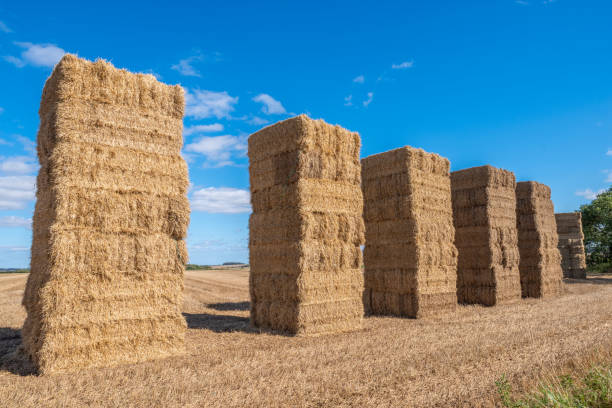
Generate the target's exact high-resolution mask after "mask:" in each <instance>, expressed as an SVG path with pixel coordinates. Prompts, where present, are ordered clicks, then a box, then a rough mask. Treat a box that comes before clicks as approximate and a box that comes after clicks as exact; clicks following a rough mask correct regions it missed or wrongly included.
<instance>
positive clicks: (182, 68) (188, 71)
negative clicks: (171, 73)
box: [170, 55, 203, 77]
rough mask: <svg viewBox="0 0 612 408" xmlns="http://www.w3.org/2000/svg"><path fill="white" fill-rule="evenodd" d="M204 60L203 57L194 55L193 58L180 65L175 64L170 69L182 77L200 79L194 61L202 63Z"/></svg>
mask: <svg viewBox="0 0 612 408" xmlns="http://www.w3.org/2000/svg"><path fill="white" fill-rule="evenodd" d="M202 58H203V57H202V56H201V55H194V56H193V57H189V58H185V59H182V60H180V61H179V62H178V64H174V65H172V66H171V67H170V68H172V69H173V70H175V71H178V72H179V73H180V74H181V75H185V76H194V77H199V76H200V72H199V71H198V70H197V69H195V67H194V66H193V65H192V64H193V62H194V61H201V60H202Z"/></svg>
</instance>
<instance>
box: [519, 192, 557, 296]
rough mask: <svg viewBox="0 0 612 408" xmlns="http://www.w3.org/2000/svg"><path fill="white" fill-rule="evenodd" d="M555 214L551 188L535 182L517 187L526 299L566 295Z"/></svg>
mask: <svg viewBox="0 0 612 408" xmlns="http://www.w3.org/2000/svg"><path fill="white" fill-rule="evenodd" d="M554 214H555V210H554V205H553V202H552V200H551V198H550V188H549V187H548V186H546V185H544V184H540V183H537V182H535V181H523V182H520V183H517V184H516V217H517V229H518V242H519V244H518V245H519V252H520V263H519V270H520V274H521V292H522V295H523V297H537V298H544V297H554V296H558V295H560V294H561V293H562V291H563V272H562V270H561V255H560V253H559V249H558V248H557V246H558V237H557V223H556V221H555V216H554Z"/></svg>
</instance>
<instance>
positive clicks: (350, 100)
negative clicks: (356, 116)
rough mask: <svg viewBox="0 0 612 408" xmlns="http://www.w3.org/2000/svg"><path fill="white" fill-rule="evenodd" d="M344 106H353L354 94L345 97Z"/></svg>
mask: <svg viewBox="0 0 612 408" xmlns="http://www.w3.org/2000/svg"><path fill="white" fill-rule="evenodd" d="M344 106H353V95H349V96H347V97H346V98H344Z"/></svg>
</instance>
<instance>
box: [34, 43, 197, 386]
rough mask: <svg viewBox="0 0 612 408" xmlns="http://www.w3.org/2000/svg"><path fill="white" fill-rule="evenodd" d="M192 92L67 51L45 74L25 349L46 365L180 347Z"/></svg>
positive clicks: (53, 367) (107, 361)
mask: <svg viewBox="0 0 612 408" xmlns="http://www.w3.org/2000/svg"><path fill="white" fill-rule="evenodd" d="M183 111H184V98H183V91H182V89H181V88H180V87H179V86H167V85H164V84H161V83H159V82H157V81H156V80H155V78H154V77H153V76H152V75H141V74H131V73H129V72H127V71H125V70H118V69H116V68H114V67H113V66H112V65H111V64H109V63H107V62H104V61H96V62H94V63H92V62H89V61H85V60H82V59H79V58H77V57H75V56H73V55H66V56H65V57H64V58H63V59H62V60H61V61H60V62H59V63H58V65H57V66H56V67H55V69H54V71H53V73H52V74H51V76H50V77H49V79H48V80H47V82H46V84H45V87H44V90H43V95H42V101H41V106H40V110H39V115H40V128H39V131H38V136H37V144H38V147H37V149H38V159H39V161H40V166H41V167H40V171H39V174H38V178H37V192H36V199H37V201H36V207H35V211H34V218H33V240H32V254H31V273H30V275H29V278H28V282H27V286H26V290H25V293H24V298H23V304H24V306H25V308H26V311H27V318H26V321H25V323H24V327H23V332H22V336H23V346H24V351H25V352H26V353H27V354H28V355H29V357H30V358H31V359H32V361H33V362H34V363H35V364H36V366H37V367H38V369H39V371H40V372H41V373H43V374H45V373H55V372H66V371H74V370H78V369H82V368H88V367H100V366H111V365H115V364H120V363H131V362H138V361H144V360H149V359H154V358H160V357H165V356H170V355H174V354H177V353H182V352H183V351H184V333H185V329H186V325H185V321H184V319H183V317H182V315H181V305H182V290H183V274H184V266H185V263H186V261H187V251H186V247H185V243H184V241H183V239H184V237H185V235H186V232H187V226H188V224H189V202H188V200H187V197H186V192H187V188H188V174H187V165H186V163H185V162H184V160H183V159H182V158H181V156H180V150H181V147H182V143H183V142H182V117H183Z"/></svg>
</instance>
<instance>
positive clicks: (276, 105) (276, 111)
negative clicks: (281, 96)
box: [253, 93, 287, 115]
mask: <svg viewBox="0 0 612 408" xmlns="http://www.w3.org/2000/svg"><path fill="white" fill-rule="evenodd" d="M253 100H254V101H255V102H258V103H261V104H262V105H263V106H262V107H261V111H262V112H263V113H265V114H266V115H280V114H283V113H287V111H286V110H285V108H284V107H283V105H282V104H281V103H280V102H279V101H277V100H276V99H274V98H273V97H271V96H270V95H268V94H264V93H262V94H259V95H257V96H256V97H254V98H253Z"/></svg>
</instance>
